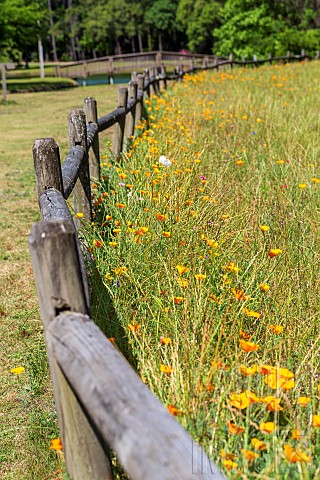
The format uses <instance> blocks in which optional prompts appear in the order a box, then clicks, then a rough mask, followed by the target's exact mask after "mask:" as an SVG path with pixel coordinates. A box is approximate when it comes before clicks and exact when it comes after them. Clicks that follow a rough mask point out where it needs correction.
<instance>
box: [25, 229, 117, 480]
mask: <svg viewBox="0 0 320 480" xmlns="http://www.w3.org/2000/svg"><path fill="white" fill-rule="evenodd" d="M75 235H76V234H75V231H74V228H73V226H72V225H71V224H70V223H69V222H68V221H66V220H60V221H57V222H39V223H36V224H34V225H33V227H32V232H31V236H30V239H29V245H30V251H31V258H32V265H33V271H34V276H35V281H36V287H37V292H38V298H39V305H40V311H41V318H42V323H43V327H44V333H45V334H46V331H47V329H48V327H49V325H50V323H51V322H52V321H53V320H54V319H55V317H56V316H57V315H59V313H60V312H62V311H72V312H79V313H83V314H85V315H87V314H88V308H87V305H86V302H85V291H84V285H83V282H82V275H81V267H80V264H79V257H78V253H77V245H76V238H75ZM47 352H48V358H49V364H50V370H51V378H52V382H53V388H54V394H55V401H56V406H57V412H58V418H59V425H60V429H61V434H62V444H63V449H64V453H65V459H66V465H67V470H68V473H69V474H70V476H71V478H72V479H74V480H88V479H89V478H90V479H92V480H101V479H104V480H111V478H112V476H111V468H110V464H109V461H108V458H107V456H106V454H105V452H104V450H103V449H102V447H101V446H100V443H99V441H98V439H97V436H96V434H95V431H94V429H93V427H92V426H91V425H90V423H89V421H88V419H87V416H86V415H85V412H84V411H83V410H82V407H81V405H80V403H79V401H78V399H77V397H76V395H75V393H74V392H73V390H72V389H71V387H70V385H69V383H68V382H67V380H66V378H65V376H64V374H63V372H62V371H61V369H60V367H59V364H58V361H57V360H58V359H56V358H55V357H54V355H53V352H52V351H50V349H49V348H48V347H47Z"/></svg>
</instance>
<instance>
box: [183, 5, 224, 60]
mask: <svg viewBox="0 0 320 480" xmlns="http://www.w3.org/2000/svg"><path fill="white" fill-rule="evenodd" d="M222 3H223V2H221V1H216V0H196V1H194V0H180V2H179V5H178V9H177V22H178V25H179V26H180V28H181V30H182V31H183V32H185V34H186V36H187V41H188V43H187V46H188V48H189V49H190V50H191V51H193V52H209V51H210V49H211V48H212V41H213V34H212V31H213V29H214V28H215V27H218V26H219V25H220V17H221V16H220V10H221V6H222Z"/></svg>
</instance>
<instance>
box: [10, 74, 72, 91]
mask: <svg viewBox="0 0 320 480" xmlns="http://www.w3.org/2000/svg"><path fill="white" fill-rule="evenodd" d="M77 86H78V84H77V82H75V81H74V80H72V79H70V78H55V77H52V78H45V79H42V78H23V79H20V78H19V79H8V80H7V89H8V91H9V92H11V93H30V92H44V91H51V90H59V89H61V88H72V87H77Z"/></svg>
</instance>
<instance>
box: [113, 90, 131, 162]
mask: <svg viewBox="0 0 320 480" xmlns="http://www.w3.org/2000/svg"><path fill="white" fill-rule="evenodd" d="M127 103H128V89H127V88H126V87H120V88H119V90H118V108H123V109H124V114H123V115H121V116H120V117H119V118H118V121H117V123H116V126H115V129H114V131H113V141H112V151H113V153H114V155H115V156H116V157H117V156H118V155H119V154H120V153H121V152H122V148H123V140H124V132H125V124H126V112H127Z"/></svg>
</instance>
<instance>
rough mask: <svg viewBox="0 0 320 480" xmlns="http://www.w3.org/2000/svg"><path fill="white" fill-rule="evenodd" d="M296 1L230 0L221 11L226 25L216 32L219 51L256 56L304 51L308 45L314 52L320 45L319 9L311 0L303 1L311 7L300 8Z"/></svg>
mask: <svg viewBox="0 0 320 480" xmlns="http://www.w3.org/2000/svg"><path fill="white" fill-rule="evenodd" d="M296 3H297V2H295V1H294V0H289V1H286V2H281V3H280V2H277V1H274V0H272V1H266V0H258V1H254V0H227V2H226V3H225V5H224V7H223V8H222V9H221V12H220V13H221V17H222V25H221V26H220V27H219V28H216V29H215V30H214V32H213V34H214V37H215V40H216V42H217V43H216V45H217V48H216V49H215V53H217V54H220V55H228V54H229V53H233V54H235V55H236V56H238V57H241V56H246V57H252V56H253V55H254V54H256V55H258V56H265V55H266V54H267V53H272V54H273V55H284V54H286V52H287V51H288V50H290V51H291V52H295V53H300V51H301V49H305V50H307V51H308V53H311V54H314V53H315V51H316V50H317V49H319V45H320V35H319V30H318V29H315V28H314V26H315V25H316V23H317V18H316V15H317V12H316V10H315V9H313V8H312V6H313V2H311V1H307V2H303V3H304V4H306V3H307V4H309V7H310V8H302V7H301V8H300V9H299V8H298V5H296ZM298 3H300V2H298ZM304 7H305V5H304Z"/></svg>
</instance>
